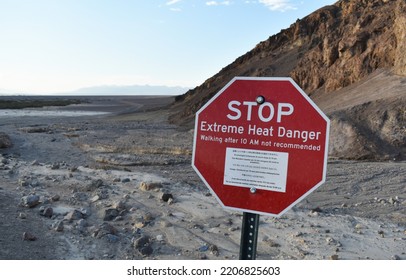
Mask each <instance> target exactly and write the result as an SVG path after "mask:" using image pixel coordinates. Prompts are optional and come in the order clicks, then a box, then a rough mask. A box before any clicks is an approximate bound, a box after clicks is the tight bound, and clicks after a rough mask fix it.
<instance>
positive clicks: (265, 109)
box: [227, 100, 294, 123]
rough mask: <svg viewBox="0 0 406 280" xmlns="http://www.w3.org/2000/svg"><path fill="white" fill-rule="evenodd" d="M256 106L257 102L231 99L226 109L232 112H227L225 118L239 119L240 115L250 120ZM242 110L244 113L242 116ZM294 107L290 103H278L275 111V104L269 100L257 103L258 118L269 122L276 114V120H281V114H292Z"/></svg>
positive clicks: (278, 121)
mask: <svg viewBox="0 0 406 280" xmlns="http://www.w3.org/2000/svg"><path fill="white" fill-rule="evenodd" d="M257 106H258V103H257V102H252V101H244V102H243V103H242V104H241V102H240V101H237V100H232V101H230V102H229V103H228V109H229V110H230V111H232V112H233V114H228V115H227V118H229V119H230V120H233V121H235V120H239V119H240V118H241V117H245V119H246V120H247V121H250V120H251V117H252V111H253V108H256V107H257ZM243 111H244V113H245V115H244V116H243ZM293 111H294V107H293V105H292V104H290V103H278V104H277V109H276V112H275V106H274V105H273V104H272V103H270V102H265V103H262V104H261V105H259V107H258V110H257V114H258V118H259V119H260V120H261V121H262V122H270V121H271V120H272V119H273V118H274V117H275V114H276V122H277V123H280V122H282V116H290V115H292V114H293Z"/></svg>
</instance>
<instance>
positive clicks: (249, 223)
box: [240, 212, 259, 260]
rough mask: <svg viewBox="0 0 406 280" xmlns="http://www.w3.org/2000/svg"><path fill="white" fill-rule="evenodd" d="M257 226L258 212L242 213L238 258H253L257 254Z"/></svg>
mask: <svg viewBox="0 0 406 280" xmlns="http://www.w3.org/2000/svg"><path fill="white" fill-rule="evenodd" d="M258 226H259V214H253V213H248V212H244V213H243V218H242V229H241V241H240V260H255V258H256V255H257V241H258Z"/></svg>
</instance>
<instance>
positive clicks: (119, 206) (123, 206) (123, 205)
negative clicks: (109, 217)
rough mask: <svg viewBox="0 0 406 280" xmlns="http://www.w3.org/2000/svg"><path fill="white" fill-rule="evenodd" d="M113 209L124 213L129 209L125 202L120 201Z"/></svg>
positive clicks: (114, 204)
mask: <svg viewBox="0 0 406 280" xmlns="http://www.w3.org/2000/svg"><path fill="white" fill-rule="evenodd" d="M113 208H115V209H117V210H118V211H123V210H126V209H127V205H126V203H125V201H123V200H119V201H116V202H114V203H113Z"/></svg>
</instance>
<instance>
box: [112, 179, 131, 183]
mask: <svg viewBox="0 0 406 280" xmlns="http://www.w3.org/2000/svg"><path fill="white" fill-rule="evenodd" d="M114 182H120V178H116V179H114ZM121 182H122V183H129V182H131V179H130V178H124V179H123V180H122V181H121Z"/></svg>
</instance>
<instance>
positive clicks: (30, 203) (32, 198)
mask: <svg viewBox="0 0 406 280" xmlns="http://www.w3.org/2000/svg"><path fill="white" fill-rule="evenodd" d="M21 203H22V205H23V206H25V207H28V208H33V207H35V206H37V205H38V204H39V195H36V194H31V195H28V196H24V197H23V198H22V199H21Z"/></svg>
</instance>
